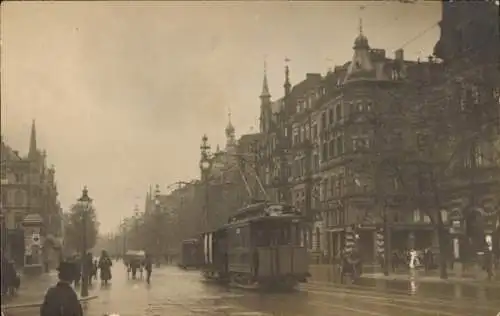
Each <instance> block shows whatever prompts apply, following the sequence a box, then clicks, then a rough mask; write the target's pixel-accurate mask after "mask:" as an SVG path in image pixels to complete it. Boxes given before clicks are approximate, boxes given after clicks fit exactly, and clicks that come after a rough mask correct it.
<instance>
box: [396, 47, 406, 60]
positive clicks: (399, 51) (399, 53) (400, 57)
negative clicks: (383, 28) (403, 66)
mask: <svg viewBox="0 0 500 316" xmlns="http://www.w3.org/2000/svg"><path fill="white" fill-rule="evenodd" d="M394 53H395V59H396V60H401V61H403V60H404V59H405V56H404V51H403V49H402V48H400V49H397V50H396V51H395V52H394Z"/></svg>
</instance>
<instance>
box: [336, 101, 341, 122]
mask: <svg viewBox="0 0 500 316" xmlns="http://www.w3.org/2000/svg"><path fill="white" fill-rule="evenodd" d="M335 117H336V118H337V122H338V121H340V120H341V119H342V105H341V104H337V105H336V106H335Z"/></svg>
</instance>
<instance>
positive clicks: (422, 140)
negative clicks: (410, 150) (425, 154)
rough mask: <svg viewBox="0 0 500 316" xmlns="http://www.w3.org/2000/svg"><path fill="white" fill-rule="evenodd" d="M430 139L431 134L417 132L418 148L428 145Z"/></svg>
mask: <svg viewBox="0 0 500 316" xmlns="http://www.w3.org/2000/svg"><path fill="white" fill-rule="evenodd" d="M428 141H429V135H425V134H417V146H418V149H420V150H422V149H424V148H426V147H427V145H428Z"/></svg>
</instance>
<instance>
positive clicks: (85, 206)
mask: <svg viewBox="0 0 500 316" xmlns="http://www.w3.org/2000/svg"><path fill="white" fill-rule="evenodd" d="M88 193H89V192H88V190H87V186H85V187H84V188H83V191H82V196H81V197H80V198H79V199H78V206H79V207H80V210H81V212H82V262H81V264H82V287H81V292H80V295H81V297H86V296H88V295H89V281H88V279H87V277H88V276H87V274H88V271H87V270H88V269H86V267H85V263H86V257H87V217H88V212H89V210H90V208H91V205H92V199H91V198H90V197H89V195H88Z"/></svg>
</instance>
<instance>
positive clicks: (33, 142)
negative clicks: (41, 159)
mask: <svg viewBox="0 0 500 316" xmlns="http://www.w3.org/2000/svg"><path fill="white" fill-rule="evenodd" d="M37 153H38V150H37V146H36V126H35V120H33V121H32V123H31V136H30V147H29V151H28V157H29V158H35V157H36V155H37Z"/></svg>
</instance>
